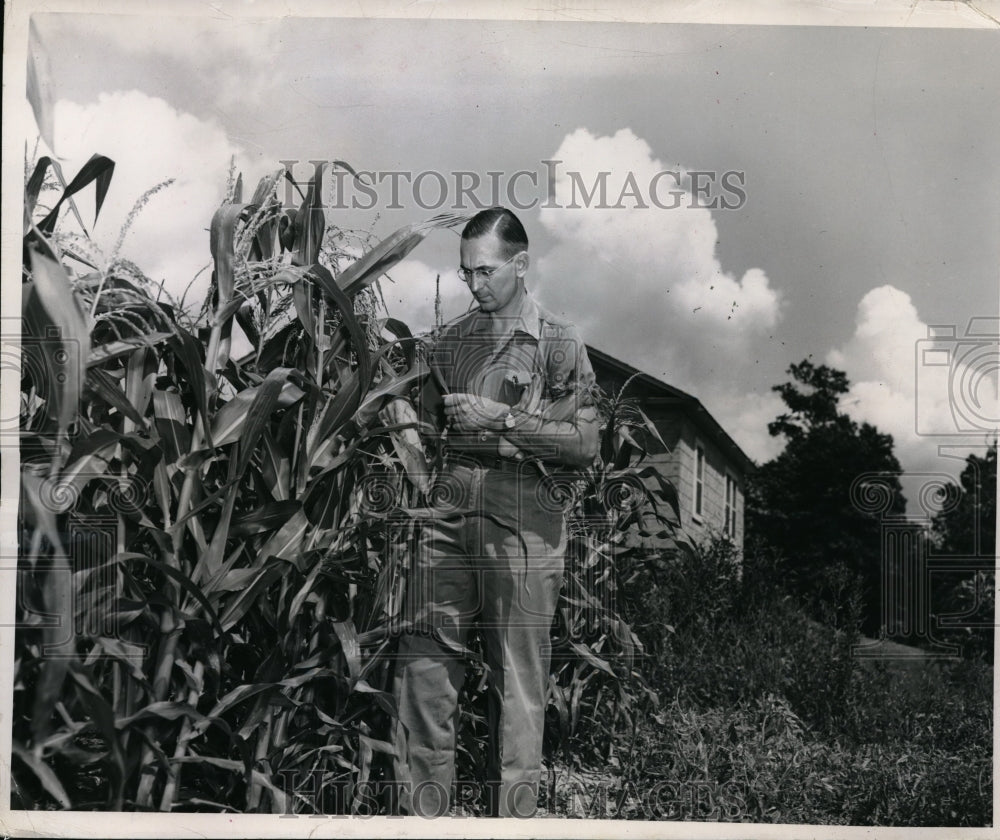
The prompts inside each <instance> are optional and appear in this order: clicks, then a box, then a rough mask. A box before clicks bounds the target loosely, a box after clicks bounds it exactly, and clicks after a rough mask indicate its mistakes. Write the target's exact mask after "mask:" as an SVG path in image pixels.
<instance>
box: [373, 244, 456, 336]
mask: <svg viewBox="0 0 1000 840" xmlns="http://www.w3.org/2000/svg"><path fill="white" fill-rule="evenodd" d="M454 272H455V269H454V268H448V269H442V268H435V267H432V266H429V265H427V264H426V263H424V262H422V261H420V260H418V259H413V258H412V257H408V258H407V259H405V260H403V261H402V262H401V263H399V265H397V266H396V267H395V268H393V269H392V270H390V271H389V277H390V278H391V279H389V280H386V279H383V280H382V281H381V287H382V297H383V298H385V303H386V306H387V307H388V309H389V312H390V313H391V315H392V316H393V317H394V318H398V319H400V320H401V321H403V323H405V324H406V325H407V326H408V327H409V328H410V329H411V330H412V331H413V332H414V333H417V332H423V331H425V330H429V329H431V328H432V327H433V326H434V324H435V311H434V310H435V295H436V289H437V282H436V281H437V278H438V276H440V277H441V286H440V288H441V317H442V321H443V322H444V323H447V322H448V321H451V320H453V319H454V318H457V317H458V316H459V315H461V314H462V313H463V312H465V311H466V310H467V309H468V308H469V301H470V300H471V296H470V295H469V292H468V289H466V288H465V287H464V286H462V284H461V283H460V282H459V281H458V280H457V278H456V279H455V280H454V282H452V281H451V279H450V278H451V277H453V276H454Z"/></svg>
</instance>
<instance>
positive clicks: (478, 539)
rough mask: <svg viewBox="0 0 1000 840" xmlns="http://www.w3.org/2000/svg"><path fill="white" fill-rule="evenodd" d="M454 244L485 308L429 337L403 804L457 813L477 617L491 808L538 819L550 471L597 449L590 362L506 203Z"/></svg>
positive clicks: (401, 722)
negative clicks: (543, 291)
mask: <svg viewBox="0 0 1000 840" xmlns="http://www.w3.org/2000/svg"><path fill="white" fill-rule="evenodd" d="M459 253H460V259H461V267H460V268H459V276H460V277H461V279H462V280H464V281H465V282H466V284H467V285H468V287H469V290H470V291H471V292H472V295H473V297H474V298H475V300H476V303H477V304H478V307H477V308H475V309H473V310H472V311H470V312H469V313H468V314H467V315H465V316H464V317H462V318H461V319H459V320H458V321H457V322H456V323H454V324H452V325H451V326H450V327H448V328H447V329H445V330H444V331H443V332H442V334H441V336H440V338H439V340H438V341H437V343H436V344H435V345H434V348H433V350H432V352H431V355H430V359H429V361H430V365H431V368H432V370H433V371H434V376H433V377H430V378H429V379H428V382H427V385H426V386H425V387H424V391H423V394H422V402H421V405H420V406H419V410H420V411H421V412H422V414H423V419H424V420H425V421H428V422H431V423H434V424H436V425H437V427H438V428H439V429H441V430H442V432H443V433H444V435H445V436H446V440H447V453H446V456H445V461H444V465H443V467H442V469H441V472H440V475H439V476H438V480H437V484H436V486H435V488H434V491H433V493H432V498H433V499H434V500H435V506H436V508H437V512H438V513H439V516H438V517H437V518H435V519H432V520H431V521H429V522H428V523H426V525H425V527H424V528H423V531H422V533H421V536H420V538H419V541H418V548H417V550H416V551H415V553H414V557H413V563H412V568H411V570H410V578H409V581H408V584H407V586H408V594H407V613H408V615H409V617H411V619H412V620H413V622H414V624H413V631H412V632H408V633H407V634H405V635H403V636H402V637H401V639H400V647H399V653H398V656H399V660H398V664H397V669H396V674H395V680H394V693H395V698H396V701H397V704H398V711H399V717H398V724H397V727H396V732H395V747H396V752H397V758H396V774H397V781H398V782H399V783H400V784H399V787H400V804H401V807H402V810H403V811H404V812H408V813H413V814H420V815H425V816H431V815H441V814H446V813H448V807H449V797H450V793H451V788H452V783H453V781H454V766H455V739H456V725H457V721H458V695H459V691H460V690H461V687H462V683H463V680H464V677H465V660H464V658H463V656H462V651H463V649H464V647H465V643H466V640H467V638H468V633H469V629H470V627H471V625H472V623H473V621H474V620H476V619H477V618H478V620H479V626H480V632H481V635H482V639H483V645H484V656H485V660H486V664H487V665H488V667H489V670H490V674H489V676H490V680H491V684H490V690H489V692H488V696H489V698H490V700H491V703H490V711H491V714H490V718H491V721H490V723H491V734H492V738H491V745H490V746H491V749H490V754H491V755H490V761H489V766H488V775H489V777H490V779H491V788H490V803H491V813H493V814H495V815H499V816H516V817H530V816H532V814H533V813H534V812H535V809H536V805H537V798H538V782H539V777H540V774H541V766H540V765H541V753H542V732H543V727H544V711H545V703H546V692H547V687H548V678H549V661H550V648H549V629H550V626H551V624H552V618H553V615H554V614H555V609H556V603H557V600H558V597H559V589H560V586H561V583H562V573H563V554H564V553H565V549H566V530H565V521H564V518H563V515H562V513H563V512H562V509H561V507H560V506H559V504H558V500H557V499H554V498H553V496H557V495H558V494H554V493H553V492H552V487H551V484H548V483H547V482H549V481H550V479H549V478H547V477H546V476H547V475H550V474H552V473H554V472H561V473H565V472H566V471H567V470H579V469H582V468H585V467H586V466H588V465H589V464H590V463H591V462H592V461H593V460H594V458H595V456H596V454H597V449H598V418H597V412H596V409H595V408H594V406H593V400H592V399H591V389H592V388H593V385H594V374H593V370H592V368H591V366H590V361H589V360H588V358H587V354H586V349H585V347H584V344H583V341H582V340H581V338H580V336H579V333H578V331H577V330H576V328H575V327H573V326H572V325H571V324H569V323H567V322H566V321H564V320H561V319H558V318H555V317H553V316H552V315H550V314H549V313H547V312H545V311H544V310H542V309H541V308H540V307H539V306H538V305H537V304H536V303H535V301H534V300H533V299H532V298H531V296H530V295H529V294H528V293H527V291H526V289H525V276H526V274H527V272H528V267H529V265H530V260H529V257H528V237H527V234H526V233H525V231H524V227H523V226H522V225H521V222H520V221H519V220H518V219H517V217H516V216H515V215H514V214H513V213H511V212H510V211H509V210H507V209H504V208H500V207H495V208H491V209H489V210H484V211H483V212H481V213H479V214H477V215H476V216H475V217H474V218H473V219H472V220H471V221H470V222H469V223H468V224H467V225H466V227H465V229H464V230H463V232H462V240H461V246H460V251H459ZM435 408H437V409H438V410H437V411H435Z"/></svg>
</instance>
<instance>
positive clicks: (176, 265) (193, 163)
mask: <svg viewBox="0 0 1000 840" xmlns="http://www.w3.org/2000/svg"><path fill="white" fill-rule="evenodd" d="M55 130H56V146H57V148H58V149H59V151H60V155H61V156H62V157H63V158H64V161H63V164H62V166H63V171H64V172H65V173H66V177H67V178H72V176H73V174H75V172H76V171H77V170H78V169H79V168H80V166H82V165H83V163H84V162H85V161H86V160H87V159H88V158H89V157H90V156H91V155H92V154H94V153H100V154H103V155H106V156H108V157H110V158H111V159H112V160H114V161H115V164H116V166H115V172H114V177H113V178H112V181H111V188H110V190H109V191H108V195H107V199H106V201H105V205H104V209H103V210H102V211H101V216H100V218H99V219H98V222H97V225H96V226H94V227H93V228H92V233H93V234H94V238H95V239H96V241H97V242H98V244H99V245H100V246H101V248H102V249H103V250H104V252H105V254H110V252H111V250H112V249H113V248H114V245H115V242H116V241H117V239H118V235H119V232H120V230H121V228H122V226H123V225H124V223H125V220H126V219H127V217H128V214H129V212H130V210H131V209H132V207H133V205H134V204H135V202H136V200H137V199H139V197H140V196H142V195H143V193H145V192H146V191H147V190H148V189H150V188H151V187H153V186H154V185H156V184H158V183H160V182H162V181H165V180H167V179H169V178H174V179H175V182H174V183H173V184H172V185H171V186H169V187H167V188H166V189H163V190H161V191H160V192H158V193H157V194H155V195H153V196H152V197H150V199H149V201H148V203H147V205H146V206H145V207H144V209H143V210H142V212H141V213H139V215H138V216H137V217H136V219H135V221H134V224H133V225H132V227H131V229H130V231H129V233H128V235H127V237H126V239H125V241H124V244H123V246H122V251H121V254H122V256H124V257H126V258H128V259H131V260H133V261H134V262H135V263H136V264H137V265H139V266H140V268H142V269H143V271H145V272H146V274H148V275H149V276H150V277H151V278H152V279H153V280H155V281H157V282H159V281H161V280H162V281H163V282H164V285H165V287H166V288H167V290H168V291H170V292H171V293H172V294H174V295H180V294H182V293H183V292H184V290H185V288H186V287H187V286H188V284H189V283H190V282H191V281H192V280H193V279H194V278H195V276H196V275H198V274H199V272H200V271H201V270H202V269H203V268H204V267H205V266H206V265H208V263H209V262H210V259H211V255H210V252H209V237H208V227H209V225H210V223H211V219H212V214H213V213H214V212H215V210H216V209H217V208H218V206H219V204H220V202H221V200H222V199H223V198H224V195H225V189H226V182H227V176H228V171H229V166H230V161H231V160H232V159H233V158H235V160H236V167H237V170H239V171H242V172H243V173H244V179H249V178H254V177H256V176H257V175H259V174H263V173H262V172H256V173H255V172H254V169H255V167H259V164H257V163H256V161H254V160H252V159H250V158H249V157H247V156H246V155H245V154H244V153H243V151H242V150H241V149H240V148H239V147H238V146H237V145H235V144H234V143H232V142H231V141H230V140H229V138H228V137H227V136H226V133H225V131H223V129H222V128H221V127H220V126H219V125H217V124H216V123H214V122H212V121H205V120H200V119H198V118H196V117H194V116H192V115H191V114H187V113H183V112H181V111H178V110H176V109H175V108H173V107H171V106H170V105H169V104H168V103H167V102H165V101H163V100H162V99H157V98H154V97H150V96H147V95H146V94H144V93H141V92H139V91H135V90H132V91H118V92H115V93H105V94H101V96H100V97H99V98H98V100H97V102H93V103H90V104H86V105H80V104H77V103H75V102H69V101H66V100H60V101H59V102H57V103H56V108H55ZM253 183H254V181H253V180H249V181H248V186H249V188H250V189H252V187H253ZM78 203H79V204H80V206H81V212H83V213H84V221H85V223H87V224H88V225H89V224H90V223H91V222H92V221H93V218H92V216H89V215H88V214H87V213H86V209H87V205H86V204H85V203H84V202H82V201H80V202H78ZM90 206H91V207H92V205H90ZM208 283H209V272H207V271H206V272H202V273H201V274H200V276H199V278H198V281H197V282H196V283H195V285H194V286H193V287H192V291H191V293H190V294H189V300H192V299H193V300H194V301H196V302H200V300H201V296H203V295H204V292H205V290H206V289H207V287H208Z"/></svg>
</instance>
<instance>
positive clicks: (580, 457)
mask: <svg viewBox="0 0 1000 840" xmlns="http://www.w3.org/2000/svg"><path fill="white" fill-rule="evenodd" d="M557 405H558V404H553V406H551V407H550V408H552V409H556V410H547V411H543V412H542V413H541V414H540V415H539V414H530V413H528V412H523V411H518V410H517V409H516V408H515V409H512V410H511V416H513V418H514V428H512V429H507V430H505V431H504V432H503V436H504V437H506V438H507V440H509V441H510V442H511V443H513V444H514V445H515V446H517V447H518V448H520V449H523V450H525V451H526V452H529V453H531V454H532V455H537V456H538V457H539V458H542V459H544V460H554V461H561V462H563V463H565V464H567V465H569V466H573V467H586V466H589V465H590V463H591V462H592V461H593V460H594V458H595V457H596V456H597V449H598V443H599V441H598V437H599V431H600V430H599V422H598V418H597V411H596V410H595V409H594V408H592V407H590V406H587V407H584V408H581V409H578V410H576V411H575V412H574V413H573V414H572V416H571V417H570V418H568V419H558V418H559V415H560V414H565V413H564V412H562V411H559V410H558V409H557ZM553 415H555V416H553Z"/></svg>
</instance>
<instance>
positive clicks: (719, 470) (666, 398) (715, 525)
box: [587, 346, 754, 550]
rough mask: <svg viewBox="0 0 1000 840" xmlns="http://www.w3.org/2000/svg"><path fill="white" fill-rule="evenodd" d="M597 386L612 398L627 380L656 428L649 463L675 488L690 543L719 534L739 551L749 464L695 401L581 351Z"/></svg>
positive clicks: (598, 354)
mask: <svg viewBox="0 0 1000 840" xmlns="http://www.w3.org/2000/svg"><path fill="white" fill-rule="evenodd" d="M587 354H588V355H589V356H590V361H591V364H592V365H593V367H594V374H595V375H596V377H597V383H598V384H599V385H600V386H601V387H602V388H603V389H604V391H605V392H606V393H608V394H616V393H618V391H619V390H620V389H621V388H622V386H623V385H624V384H625V383H626V381H627V380H629V379H631V380H632V381H631V383H630V384H629V386H628V390H627V391H626V392H625V396H626V397H631V398H633V399H635V400H636V401H637V402H638V404H639V406H640V407H641V408H642V410H643V412H644V413H645V414H646V416H647V417H649V419H650V420H651V421H652V422H653V423H654V424H655V425H656V428H657V431H659V433H660V436H661V437H662V438H663V442H664V443H665V444H666V445H667V447H668V448H669V451H668V452H665V453H655V454H654V453H651V454H650V455H649V457H648V461H649V463H651V464H653V465H654V466H656V468H657V469H658V470H659V471H660V473H661V474H662V475H663V476H664V477H665V478H667V479H669V480H670V481H671V482H672V483H673V485H674V486H675V487H676V488H677V494H678V498H679V501H680V514H681V525H682V527H683V528H684V529H685V531H687V533H688V534H690V535H691V536H692V537H693V538H694V539H696V540H702V539H707V538H709V537H711V536H714V535H719V534H725V535H726V536H728V537H729V538H730V539H731V540H732V541H733V543H734V544H735V545H736V546H737V548H738V549H740V550H742V548H743V512H744V491H745V487H746V478H747V476H748V475H749V473H750V472H751V471H752V470H753V469H754V463H753V461H751V460H750V458H749V457H748V456H747V455H746V453H744V452H743V450H742V449H740V447H739V446H738V445H737V444H736V442H735V441H734V440H733V439H732V438H731V437H730V436H729V435H728V434H727V433H726V430H725V429H723V428H722V426H720V425H719V423H718V421H717V420H716V419H715V418H714V417H712V415H711V414H709V412H708V410H707V409H706V408H705V407H704V406H703V405H702V404H701V403H700V402H699V401H698V399H697V398H696V397H693V396H691V395H690V394H687V393H685V392H684V391H681V390H680V389H679V388H675V387H673V386H672V385H668V384H667V383H665V382H661V381H660V380H659V379H656V378H655V377H653V376H650V375H649V374H647V373H643V372H642V371H640V370H637V369H636V368H634V367H632V366H631V365H627V364H625V362H622V361H620V360H618V359H616V358H614V357H613V356H609V355H608V354H607V353H603V352H601V351H600V350H597V349H596V348H594V347H590V346H588V347H587Z"/></svg>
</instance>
